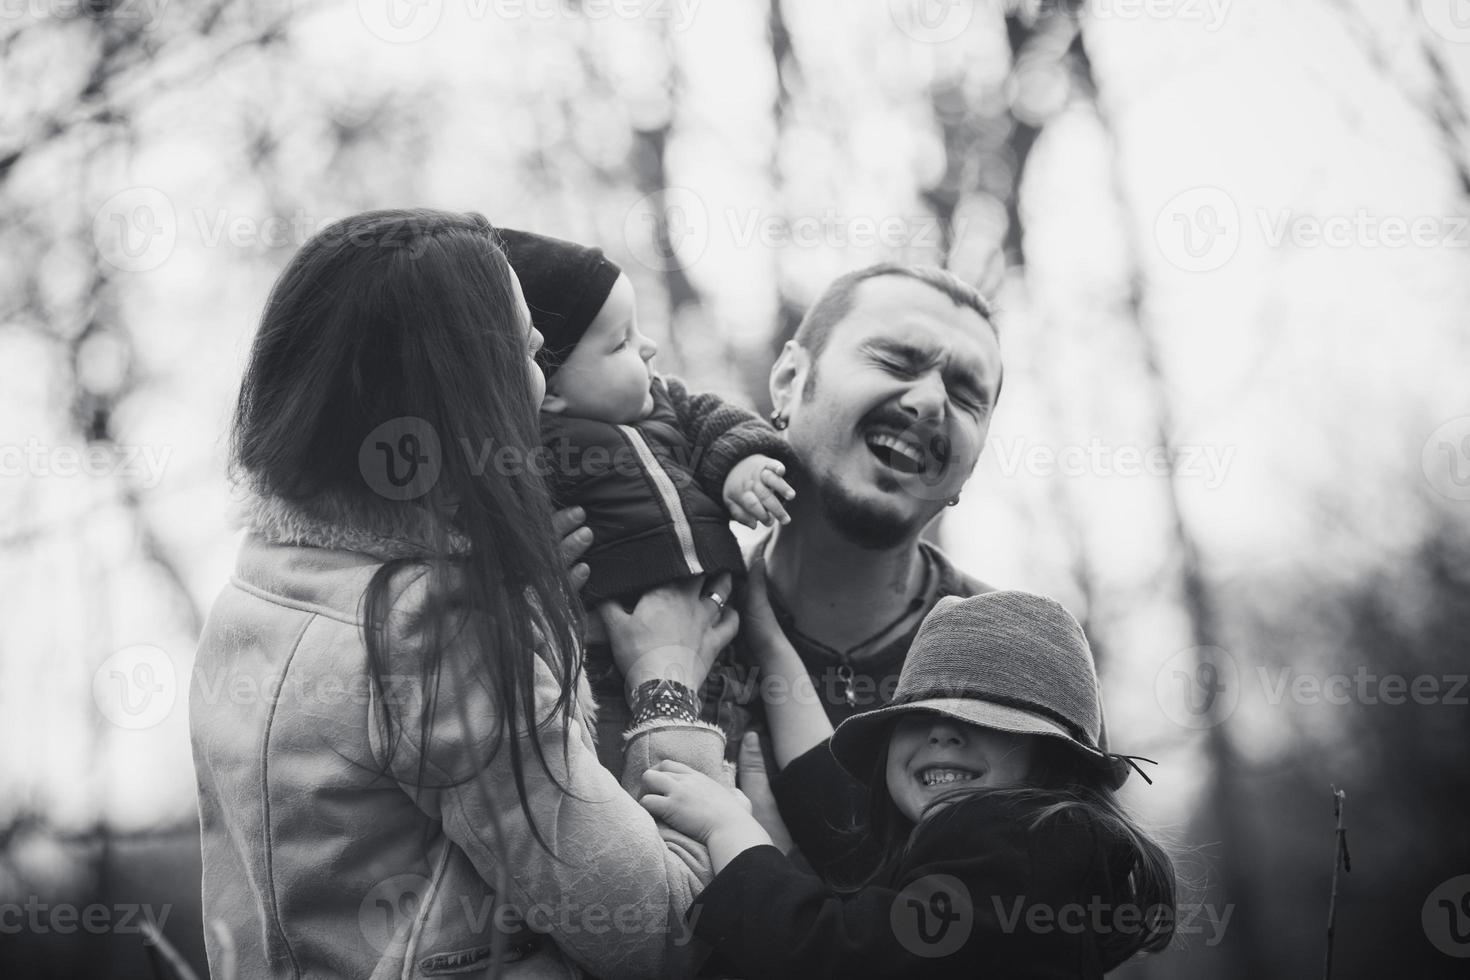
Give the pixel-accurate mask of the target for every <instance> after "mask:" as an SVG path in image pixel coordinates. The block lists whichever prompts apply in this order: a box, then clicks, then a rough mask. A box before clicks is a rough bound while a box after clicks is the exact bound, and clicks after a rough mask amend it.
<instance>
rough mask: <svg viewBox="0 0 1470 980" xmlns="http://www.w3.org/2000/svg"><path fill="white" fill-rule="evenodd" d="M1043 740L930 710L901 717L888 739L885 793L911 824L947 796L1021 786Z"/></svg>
mask: <svg viewBox="0 0 1470 980" xmlns="http://www.w3.org/2000/svg"><path fill="white" fill-rule="evenodd" d="M1041 737H1042V736H1039V735H1018V734H1016V733H1014V732H1002V731H999V730H997V729H994V728H981V727H980V726H979V725H971V724H969V723H967V722H963V721H956V720H955V719H953V718H948V717H946V716H944V715H940V714H935V713H934V712H929V711H915V712H911V713H908V714H905V715H903V716H902V717H901V718H899V720H898V722H897V723H895V724H894V726H893V733H892V734H891V735H890V736H889V738H888V768H887V781H888V795H889V796H891V797H892V798H893V803H894V806H896V807H898V810H899V812H900V813H902V814H903V815H904V816H905V817H908V818H909V819H910V820H912V821H914V822H915V823H917V822H918V820H919V816H920V814H922V813H923V812H924V808H925V807H927V806H928V805H929V804H931V803H933V802H934V801H935V800H937V799H939V798H940V797H941V796H944V795H945V794H947V793H953V792H955V791H956V790H962V789H974V788H976V787H984V788H987V789H1003V788H1006V787H1010V786H1018V785H1021V784H1022V783H1024V782H1025V781H1026V779H1027V776H1028V775H1029V774H1030V772H1031V768H1032V764H1033V761H1034V759H1035V758H1036V747H1037V742H1038V741H1039V740H1040V738H1041Z"/></svg>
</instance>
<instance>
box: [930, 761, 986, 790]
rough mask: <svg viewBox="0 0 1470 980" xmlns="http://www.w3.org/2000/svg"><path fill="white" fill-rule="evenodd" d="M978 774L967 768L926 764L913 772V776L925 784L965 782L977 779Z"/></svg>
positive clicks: (939, 784)
mask: <svg viewBox="0 0 1470 980" xmlns="http://www.w3.org/2000/svg"><path fill="white" fill-rule="evenodd" d="M979 777H980V774H979V773H977V772H974V771H972V770H969V769H956V768H954V767H952V766H926V767H925V768H923V769H920V770H919V771H918V772H916V773H914V778H915V779H917V780H918V781H919V782H921V783H923V784H924V785H925V786H930V787H932V786H946V785H948V784H950V783H967V782H969V781H970V780H972V779H978V778H979Z"/></svg>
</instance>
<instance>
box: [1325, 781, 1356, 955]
mask: <svg viewBox="0 0 1470 980" xmlns="http://www.w3.org/2000/svg"><path fill="white" fill-rule="evenodd" d="M1346 799H1347V793H1346V792H1344V791H1343V790H1340V789H1338V788H1337V787H1336V786H1333V787H1332V814H1333V816H1335V817H1336V818H1337V832H1336V833H1334V834H1333V835H1332V897H1331V898H1330V899H1328V900H1327V957H1326V961H1325V962H1324V963H1323V964H1322V978H1323V980H1332V935H1333V933H1334V932H1335V931H1336V929H1337V869H1338V868H1339V867H1341V868H1342V870H1344V871H1352V870H1353V862H1352V858H1350V857H1349V856H1348V846H1347V828H1346V827H1344V826H1343V825H1342V804H1343V801H1344V800H1346Z"/></svg>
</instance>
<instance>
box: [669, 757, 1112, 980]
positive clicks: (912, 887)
mask: <svg viewBox="0 0 1470 980" xmlns="http://www.w3.org/2000/svg"><path fill="white" fill-rule="evenodd" d="M790 768H793V769H797V770H799V771H801V772H802V774H803V775H804V776H807V777H809V778H808V779H805V780H801V781H788V782H787V784H786V787H785V794H784V798H782V797H781V796H778V799H777V802H778V805H779V806H780V808H781V811H782V813H783V814H785V813H790V812H795V811H804V812H806V813H808V814H812V815H813V819H811V820H808V821H806V822H805V823H804V824H803V825H801V826H800V827H798V826H793V827H791V830H792V834H793V837H794V838H795V840H796V843H797V844H798V845H799V846H800V847H801V849H802V850H803V852H806V853H809V854H811V856H812V857H813V858H815V860H813V862H812V863H813V864H814V865H820V864H822V863H823V862H824V861H830V860H831V859H832V857H833V856H834V855H836V854H839V853H841V852H842V851H843V850H845V849H846V848H847V847H848V845H849V844H850V841H849V840H847V839H846V838H845V836H844V835H843V833H842V832H841V831H840V830H839V829H838V828H836V827H833V826H828V827H826V828H824V827H823V826H822V820H821V818H820V817H816V816H815V815H817V814H822V813H827V814H829V815H832V816H836V817H839V818H841V817H842V815H843V814H845V813H846V812H849V811H847V809H846V806H845V805H844V806H840V807H837V808H836V809H835V811H834V808H832V807H831V806H829V801H828V800H826V799H825V798H824V791H826V790H829V789H831V788H832V787H831V784H830V783H829V781H828V777H829V776H832V775H837V774H840V773H841V770H840V768H839V767H838V766H837V763H836V761H835V760H834V759H832V756H831V753H830V751H829V749H828V743H826V742H823V743H822V744H820V745H818V746H816V747H815V748H813V749H811V750H810V751H809V752H807V753H806V755H804V756H802V757H800V758H799V759H797V760H793V762H792V764H791V767H790ZM1126 859H1127V851H1126V849H1125V848H1124V846H1123V845H1122V844H1121V843H1120V842H1119V841H1116V840H1112V839H1109V838H1108V837H1107V835H1106V834H1105V833H1104V832H1103V831H1102V830H1101V829H1100V828H1099V826H1098V825H1097V824H1096V823H1094V822H1093V821H1092V820H1090V819H1084V818H1079V817H1072V816H1063V817H1060V818H1056V819H1054V820H1050V821H1047V822H1045V823H1043V824H1042V825H1041V827H1040V828H1038V829H1035V830H1033V829H1031V826H1030V819H1029V815H1028V814H1024V813H1022V814H1018V813H1016V812H1015V810H1014V809H1013V808H1011V807H1009V806H1005V805H1002V804H1001V803H998V802H997V801H996V799H995V798H994V797H985V796H976V797H973V798H969V799H966V800H964V801H963V802H958V803H955V804H952V805H951V806H949V807H947V808H946V809H945V810H943V811H941V812H939V813H937V814H935V815H933V816H931V817H929V818H928V819H927V820H925V821H923V823H922V824H921V825H920V828H919V830H918V832H917V833H916V834H915V835H914V837H913V839H912V842H911V845H910V847H909V850H908V851H907V852H906V853H905V854H903V855H902V856H901V857H899V858H897V859H896V860H894V861H891V862H890V863H889V864H888V865H887V866H885V869H884V870H882V871H881V872H879V873H878V876H877V880H876V881H875V882H873V883H870V884H867V885H865V886H863V887H861V888H859V889H857V890H856V891H846V892H844V891H842V890H839V889H837V888H834V887H833V886H831V885H829V884H827V883H825V882H824V881H823V880H822V879H821V878H819V877H817V876H816V875H815V874H813V873H812V872H810V871H808V870H805V869H803V868H801V867H799V866H798V865H797V864H796V863H795V862H793V861H792V860H791V859H789V858H787V857H786V856H785V855H784V854H782V853H781V851H780V850H779V849H777V848H775V847H772V846H769V845H762V846H759V847H752V848H749V849H748V850H746V851H744V852H742V853H741V854H740V855H739V856H737V857H736V858H735V859H734V860H733V861H731V862H730V863H729V864H728V865H726V866H725V867H724V868H723V869H722V870H721V871H720V873H719V874H717V875H716V876H715V878H714V880H713V881H712V882H711V883H710V884H709V887H707V888H706V889H705V890H704V892H703V893H701V894H700V895H699V897H698V898H697V899H696V900H695V902H694V904H693V906H692V907H691V909H690V911H689V913H688V919H689V922H690V923H691V924H692V926H693V930H694V933H695V935H697V936H698V937H699V938H700V939H702V940H704V941H705V942H707V943H709V944H710V945H712V946H713V947H714V950H715V954H714V955H715V959H714V961H713V963H712V965H713V966H714V967H715V968H716V969H717V970H723V971H725V973H728V975H731V976H742V977H763V978H781V977H792V978H801V980H819V978H823V977H833V978H837V977H843V978H846V977H874V978H876V977H894V978H910V977H957V978H958V977H965V978H975V977H998V978H1007V980H1013V978H1037V980H1040V978H1058V980H1060V978H1063V977H1065V978H1068V980H1077V978H1099V977H1101V976H1102V975H1103V973H1104V972H1105V971H1106V970H1109V969H1111V968H1112V967H1113V966H1115V965H1117V964H1116V962H1115V960H1117V959H1118V958H1119V957H1118V956H1117V955H1114V954H1108V953H1106V952H1105V951H1104V949H1103V947H1102V943H1101V942H1100V940H1101V939H1102V938H1103V937H1104V935H1105V933H1101V932H1099V930H1097V929H1096V928H1094V926H1093V921H1094V919H1095V916H1097V915H1102V916H1103V919H1102V921H1103V922H1104V928H1105V929H1106V928H1110V927H1111V925H1112V924H1120V925H1122V926H1126V925H1127V922H1126V921H1125V920H1124V919H1123V916H1126V915H1129V914H1131V910H1130V909H1128V907H1126V906H1120V905H1119V904H1118V902H1119V900H1120V899H1119V898H1118V897H1117V894H1116V892H1115V890H1114V889H1115V883H1116V882H1118V881H1119V880H1120V876H1121V875H1122V874H1123V873H1125V871H1126V863H1124V862H1126ZM1093 909H1100V910H1102V911H1101V912H1098V913H1094V912H1093V911H1092V910H1093ZM1114 913H1119V916H1118V917H1117V918H1114V917H1113V916H1114ZM1058 916H1061V917H1062V918H1061V919H1059V918H1058ZM725 973H722V974H721V975H725Z"/></svg>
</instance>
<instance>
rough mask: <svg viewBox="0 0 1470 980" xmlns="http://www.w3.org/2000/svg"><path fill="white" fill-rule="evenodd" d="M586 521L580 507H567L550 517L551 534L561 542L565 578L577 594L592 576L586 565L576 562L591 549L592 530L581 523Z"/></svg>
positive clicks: (584, 512) (584, 513)
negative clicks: (565, 565) (569, 581)
mask: <svg viewBox="0 0 1470 980" xmlns="http://www.w3.org/2000/svg"><path fill="white" fill-rule="evenodd" d="M586 519H587V512H586V511H585V510H583V509H582V508H580V507H568V508H566V509H565V510H559V511H557V512H556V513H555V514H552V515H551V530H552V533H553V534H555V535H556V538H557V540H558V541H560V542H561V557H562V560H563V561H565V562H566V563H567V566H568V567H567V577H568V578H569V579H571V582H572V589H573V590H574V591H577V592H580V591H582V586H584V585H586V584H587V579H589V578H591V576H592V569H591V568H588V567H587V563H586V562H583V561H578V560H577V559H579V558H581V557H582V556H583V555H584V554H586V553H587V549H588V548H590V547H592V529H591V528H590V527H586V526H584V525H583V523H582V522H583V521H585V520H586Z"/></svg>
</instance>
